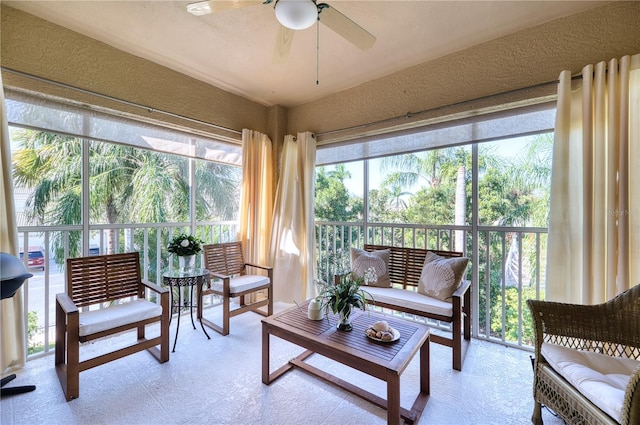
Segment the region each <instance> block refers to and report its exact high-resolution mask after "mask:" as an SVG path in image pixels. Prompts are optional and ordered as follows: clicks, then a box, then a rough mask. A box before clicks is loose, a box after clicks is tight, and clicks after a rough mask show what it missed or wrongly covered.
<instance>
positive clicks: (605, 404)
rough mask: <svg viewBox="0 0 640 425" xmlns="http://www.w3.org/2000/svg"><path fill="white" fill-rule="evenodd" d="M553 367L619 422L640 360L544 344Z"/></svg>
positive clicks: (543, 352) (546, 355)
mask: <svg viewBox="0 0 640 425" xmlns="http://www.w3.org/2000/svg"><path fill="white" fill-rule="evenodd" d="M541 353H542V355H543V356H544V358H545V359H546V360H547V362H549V364H550V365H551V367H553V369H554V370H555V371H556V372H558V373H559V374H560V375H561V376H562V377H563V378H564V379H566V380H567V381H568V382H569V383H570V384H571V385H573V386H574V387H575V388H576V389H577V390H578V391H580V393H581V394H582V395H584V396H585V397H586V398H588V399H589V400H590V401H591V402H592V403H593V404H595V405H596V406H598V407H599V408H600V409H601V410H602V411H603V412H605V413H606V414H607V415H609V416H611V417H612V418H613V419H615V420H616V421H618V422H620V419H621V418H620V417H621V413H622V404H623V402H624V391H625V388H626V387H627V385H628V383H629V379H630V378H631V374H632V373H633V371H634V369H635V368H636V367H638V365H639V364H640V361H638V360H634V359H627V358H622V357H613V356H607V355H605V354H600V353H593V352H590V351H582V350H573V349H571V348H567V347H563V346H560V345H555V344H549V343H543V344H542V350H541Z"/></svg>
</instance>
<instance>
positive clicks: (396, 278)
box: [363, 245, 462, 289]
mask: <svg viewBox="0 0 640 425" xmlns="http://www.w3.org/2000/svg"><path fill="white" fill-rule="evenodd" d="M363 249H364V250H365V251H369V252H371V251H378V250H382V249H389V250H390V251H391V253H390V255H389V269H388V272H389V280H390V281H391V286H393V287H396V288H397V287H402V288H403V289H417V287H418V282H419V281H420V275H421V274H422V267H423V265H424V259H425V258H426V256H427V252H433V253H435V254H437V255H439V256H441V257H447V258H452V257H462V253H461V252H456V251H440V250H434V249H420V248H407V247H399V246H384V245H364V248H363Z"/></svg>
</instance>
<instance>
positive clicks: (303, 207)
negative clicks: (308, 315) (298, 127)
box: [271, 132, 316, 303]
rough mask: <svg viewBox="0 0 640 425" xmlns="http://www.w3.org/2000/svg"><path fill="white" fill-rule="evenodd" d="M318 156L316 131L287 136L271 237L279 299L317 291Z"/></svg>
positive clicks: (298, 298)
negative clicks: (314, 268)
mask: <svg viewBox="0 0 640 425" xmlns="http://www.w3.org/2000/svg"><path fill="white" fill-rule="evenodd" d="M315 158H316V140H315V136H314V135H313V134H312V133H309V132H306V133H298V137H297V138H294V137H293V136H286V137H285V139H284V146H283V151H282V167H281V170H280V180H279V182H278V190H277V192H276V203H275V207H274V216H273V233H272V236H271V258H272V264H273V267H274V268H273V276H274V277H273V280H274V287H273V289H274V299H275V300H276V301H284V302H288V303H291V302H294V301H295V302H301V301H303V300H305V299H307V298H308V297H310V296H311V293H312V291H313V284H312V283H313V261H312V256H313V251H314V249H313V243H314V215H313V199H314V171H315Z"/></svg>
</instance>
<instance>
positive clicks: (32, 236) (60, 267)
mask: <svg viewBox="0 0 640 425" xmlns="http://www.w3.org/2000/svg"><path fill="white" fill-rule="evenodd" d="M237 230H238V229H237V223H236V222H199V223H198V224H197V225H196V226H195V235H196V236H197V237H199V238H200V239H202V240H203V241H204V242H205V243H216V242H229V241H232V240H235V238H236V235H237ZM82 232H83V227H82V226H28V227H26V226H25V227H18V240H19V245H20V247H21V248H20V249H21V251H24V252H25V255H23V258H22V261H23V262H24V265H25V267H29V259H28V257H29V256H28V255H26V252H27V249H25V247H29V249H35V248H38V249H40V250H41V251H42V253H43V254H44V265H43V266H41V265H40V264H37V265H36V264H34V263H33V262H32V264H31V266H32V267H29V272H30V273H32V274H33V275H34V276H33V277H32V278H30V279H28V280H27V281H26V283H25V285H24V289H25V290H24V303H25V306H26V308H25V323H27V324H28V325H27V334H28V341H27V344H28V347H27V349H28V355H29V357H37V356H39V355H42V354H47V353H49V352H50V351H51V350H52V349H53V344H54V341H55V297H56V294H58V293H61V292H65V280H64V264H58V263H57V262H56V261H55V258H54V257H55V253H54V240H55V241H57V244H55V245H56V246H58V250H59V251H60V252H59V257H60V258H67V257H68V256H69V253H70V252H72V251H73V250H71V247H72V245H73V244H74V243H76V244H78V245H81V242H80V241H82V240H83V238H82V237H83V235H82ZM181 232H185V233H189V234H190V233H192V232H191V225H190V224H189V223H161V224H122V225H121V224H115V225H114V224H110V225H106V224H105V225H91V226H89V238H88V239H89V241H90V243H89V249H88V252H82V249H81V248H80V247H78V250H79V252H81V254H80V255H99V254H105V253H107V252H111V253H118V252H131V251H138V252H140V256H141V263H142V264H141V267H142V277H143V279H146V280H149V281H152V282H154V283H157V284H161V283H162V271H163V270H166V269H171V268H173V267H177V260H173V259H172V258H171V257H170V256H169V253H168V252H167V249H166V246H167V242H166V241H167V240H168V238H169V239H170V238H172V237H173V235H176V234H178V233H181ZM107 245H110V249H108V247H107ZM201 264H202V263H201V258H196V266H200V265H201ZM40 267H43V268H44V269H43V270H40Z"/></svg>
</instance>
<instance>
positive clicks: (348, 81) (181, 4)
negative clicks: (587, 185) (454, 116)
mask: <svg viewBox="0 0 640 425" xmlns="http://www.w3.org/2000/svg"><path fill="white" fill-rule="evenodd" d="M193 1H194V0H191V1H163V0H156V1H99V0H93V1H86V0H85V1H77V0H75V1H5V2H4V3H6V4H8V5H10V6H12V7H15V8H17V9H20V10H23V11H25V12H27V13H30V14H32V15H35V16H38V17H41V18H43V19H46V20H48V21H51V22H54V23H56V24H58V25H61V26H64V27H67V28H69V29H71V30H74V31H77V32H79V33H82V34H84V35H87V36H89V37H92V38H94V39H97V40H100V41H102V42H104V43H107V44H109V45H111V46H113V47H116V48H118V49H120V50H124V51H126V52H129V53H132V54H134V55H136V56H139V57H142V58H145V59H148V60H150V61H153V62H156V63H158V64H161V65H164V66H166V67H168V68H171V69H173V70H175V71H178V72H181V73H183V74H186V75H189V76H191V77H194V78H197V79H200V80H202V81H205V82H207V83H210V84H212V85H214V86H217V87H220V88H222V89H225V90H227V91H230V92H233V93H235V94H238V95H240V96H243V97H246V98H249V99H251V100H254V101H257V102H259V103H261V104H264V105H276V104H277V105H282V106H285V107H290V106H295V105H300V104H304V103H307V102H310V101H313V100H316V99H319V98H322V97H324V96H326V95H328V94H331V93H334V92H337V91H341V90H344V89H348V88H350V87H353V86H357V85H359V84H362V83H364V82H367V81H370V80H373V79H376V78H379V77H382V76H385V75H388V74H391V73H393V72H396V71H399V70H401V69H404V68H407V67H410V66H413V65H417V64H419V63H423V62H427V61H429V60H433V59H436V58H438V57H441V56H444V55H447V54H449V53H453V52H455V51H459V50H462V49H465V48H468V47H471V46H473V45H476V44H479V43H482V42H485V41H489V40H492V39H495V38H498V37H501V36H504V35H507V34H510V33H514V32H517V31H520V30H522V29H525V28H528V27H531V26H535V25H538V24H541V23H543V22H547V21H550V20H554V19H557V18H560V17H563V16H568V15H572V14H575V13H579V12H582V11H585V10H587V9H590V8H593V7H597V6H599V5H601V4H602V3H603V2H589V1H398V0H392V1H345V0H326V2H327V3H329V4H330V5H331V6H333V7H335V8H336V9H337V10H339V11H340V12H342V13H343V14H344V15H346V16H348V17H349V18H351V19H352V20H353V21H355V22H356V23H358V24H359V25H360V26H362V27H363V28H365V29H366V30H367V31H369V32H370V33H371V34H373V35H374V36H375V37H376V38H377V41H376V43H375V45H374V46H373V47H372V48H371V49H369V50H367V51H361V50H359V49H358V48H356V47H355V46H353V45H352V44H350V43H349V42H347V41H346V40H345V39H343V38H341V37H340V36H339V35H337V34H336V33H334V32H333V31H332V30H330V29H329V28H327V27H325V26H324V25H322V24H320V37H319V43H320V47H319V60H318V62H316V26H315V25H314V26H312V27H311V28H309V29H306V30H302V31H297V32H296V34H295V37H294V40H293V45H292V47H291V52H290V55H289V60H288V62H287V63H285V64H276V63H273V60H272V57H273V49H274V46H275V40H276V36H277V33H278V28H279V23H278V22H277V20H276V18H275V15H274V11H273V6H272V5H262V4H259V5H257V6H252V7H244V8H240V9H230V10H225V11H222V12H218V13H214V14H210V15H205V16H200V17H197V16H193V15H191V14H189V13H187V11H186V5H187V4H188V3H191V2H193ZM316 70H318V72H319V84H318V85H316Z"/></svg>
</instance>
